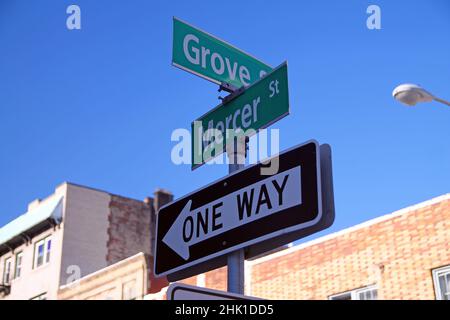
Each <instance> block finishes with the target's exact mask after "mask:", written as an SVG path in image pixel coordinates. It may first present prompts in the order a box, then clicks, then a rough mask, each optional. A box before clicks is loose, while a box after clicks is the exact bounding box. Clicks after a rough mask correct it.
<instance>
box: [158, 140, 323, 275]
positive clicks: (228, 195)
mask: <svg viewBox="0 0 450 320" xmlns="http://www.w3.org/2000/svg"><path fill="white" fill-rule="evenodd" d="M272 161H275V160H272ZM278 164H279V170H278V172H277V173H276V174H274V175H271V176H267V175H261V168H262V167H263V166H264V164H262V163H259V164H256V165H253V166H250V167H248V168H245V169H242V170H239V171H237V172H236V173H233V174H230V175H228V176H226V177H225V178H223V179H221V180H219V181H216V182H214V183H212V184H210V185H208V186H206V187H204V188H202V189H200V190H198V191H195V192H193V193H191V194H189V195H187V196H185V197H183V198H181V199H179V200H176V201H174V202H172V203H170V204H168V205H166V206H164V207H162V208H161V209H160V210H159V213H158V215H157V239H156V260H155V274H156V275H158V276H161V275H168V274H171V273H174V272H177V271H180V270H183V269H185V268H188V267H190V266H194V265H196V264H198V263H202V262H205V261H209V260H211V259H213V258H215V257H218V256H222V255H224V254H226V253H229V252H232V251H235V250H238V249H240V248H245V247H248V246H252V245H255V244H258V243H260V242H263V241H265V242H266V245H265V248H264V250H266V249H267V248H268V247H270V246H271V244H267V242H270V241H272V240H271V239H273V238H276V237H280V236H285V235H287V234H289V233H292V232H295V231H298V230H301V229H305V228H308V227H311V226H315V225H317V224H318V223H319V222H320V221H321V220H322V183H321V173H320V149H319V145H318V143H317V142H315V141H311V142H308V143H306V144H304V145H301V146H298V147H295V148H293V149H291V150H288V151H285V152H283V153H281V154H280V155H279V156H278ZM272 245H274V246H279V245H280V243H279V241H274V242H273V243H272Z"/></svg>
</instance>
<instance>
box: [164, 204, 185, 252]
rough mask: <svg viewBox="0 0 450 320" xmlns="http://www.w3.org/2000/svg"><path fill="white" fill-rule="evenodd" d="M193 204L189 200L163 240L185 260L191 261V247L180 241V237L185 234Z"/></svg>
mask: <svg viewBox="0 0 450 320" xmlns="http://www.w3.org/2000/svg"><path fill="white" fill-rule="evenodd" d="M191 204H192V200H189V201H188V202H187V203H186V205H185V206H184V208H183V210H181V212H180V214H179V215H178V217H177V219H176V220H175V223H174V224H173V225H172V226H171V227H170V229H169V231H168V232H167V233H166V235H165V236H164V238H163V242H164V243H165V244H167V245H168V246H169V247H170V248H171V249H172V250H173V251H175V252H176V253H177V254H178V255H179V256H180V257H182V258H183V259H184V260H187V259H189V247H188V246H187V245H186V244H185V243H184V242H183V241H180V235H181V233H182V232H183V222H184V219H185V218H186V216H188V215H189V214H190V213H191ZM181 237H182V236H181Z"/></svg>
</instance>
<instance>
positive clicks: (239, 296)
mask: <svg viewBox="0 0 450 320" xmlns="http://www.w3.org/2000/svg"><path fill="white" fill-rule="evenodd" d="M175 290H184V291H190V292H194V293H199V294H203V295H210V296H213V297H217V299H214V300H222V299H220V298H229V299H230V300H263V299H261V298H257V297H250V296H245V295H242V294H237V293H231V292H227V291H220V290H214V289H209V288H203V287H196V286H191V285H187V284H184V283H172V284H171V285H170V286H169V288H168V289H167V293H166V296H167V300H172V293H173V291H175ZM173 300H177V299H173Z"/></svg>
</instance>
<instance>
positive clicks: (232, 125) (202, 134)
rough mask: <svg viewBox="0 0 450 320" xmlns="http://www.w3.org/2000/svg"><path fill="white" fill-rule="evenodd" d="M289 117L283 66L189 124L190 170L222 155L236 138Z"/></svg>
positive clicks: (286, 82) (253, 132)
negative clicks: (190, 126) (190, 140)
mask: <svg viewBox="0 0 450 320" xmlns="http://www.w3.org/2000/svg"><path fill="white" fill-rule="evenodd" d="M288 114H289V91H288V76H287V63H283V64H282V65H280V66H279V67H278V68H276V69H275V70H273V71H272V72H271V73H270V74H268V75H266V76H265V77H264V78H262V79H260V80H259V81H258V82H256V83H255V84H253V85H252V86H250V87H248V88H246V89H245V91H244V92H243V93H242V94H240V95H239V96H237V97H236V98H234V99H232V100H231V101H229V102H227V103H225V104H221V105H219V106H218V107H216V108H215V109H213V110H212V111H210V112H208V113H206V114H205V115H203V116H202V117H200V118H199V119H198V120H196V121H194V122H193V123H192V167H193V168H196V167H198V166H200V165H202V164H203V163H205V162H208V161H209V160H211V159H213V158H214V157H216V156H218V155H219V154H221V153H223V151H224V147H225V145H226V144H228V143H229V142H231V141H232V139H234V137H236V136H239V135H242V134H243V135H246V136H251V135H253V134H255V133H256V132H257V131H258V130H259V129H262V128H266V127H268V126H269V125H271V124H272V123H274V122H276V121H277V120H279V119H281V118H282V117H284V116H286V115H288Z"/></svg>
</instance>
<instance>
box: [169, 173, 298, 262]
mask: <svg viewBox="0 0 450 320" xmlns="http://www.w3.org/2000/svg"><path fill="white" fill-rule="evenodd" d="M245 198H246V199H247V200H248V201H247V202H246V204H247V205H244V201H243V199H245ZM301 203H302V199H301V174H300V166H297V167H294V168H292V169H289V170H286V171H284V172H281V173H278V174H276V175H273V176H270V177H268V178H266V179H264V180H261V181H258V182H256V183H254V184H252V185H249V186H247V187H245V188H243V189H240V190H237V191H235V192H232V193H230V194H227V195H225V196H223V197H221V198H219V199H217V200H215V201H213V202H211V203H208V204H205V205H203V206H201V207H199V208H196V209H194V210H192V211H191V205H192V200H189V201H188V202H187V203H186V204H185V206H184V208H183V210H181V212H180V214H179V215H178V217H177V218H176V219H175V222H174V223H173V224H172V226H171V227H170V229H169V231H168V232H167V233H166V234H165V236H164V238H163V240H162V241H163V242H164V243H165V244H166V245H168V246H169V247H170V248H171V249H172V250H173V251H175V252H176V253H177V254H178V255H179V256H180V257H182V258H183V259H184V260H188V259H189V256H190V253H189V247H190V246H192V245H194V244H196V243H199V242H202V241H204V240H206V239H208V238H211V237H214V236H216V235H219V234H221V233H224V232H226V231H228V230H231V229H234V228H236V227H240V226H242V225H244V224H247V223H250V222H253V221H255V220H258V219H261V218H263V217H266V216H268V215H271V214H275V213H277V212H280V211H282V210H285V209H288V208H290V207H293V206H297V205H299V204H301Z"/></svg>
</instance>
